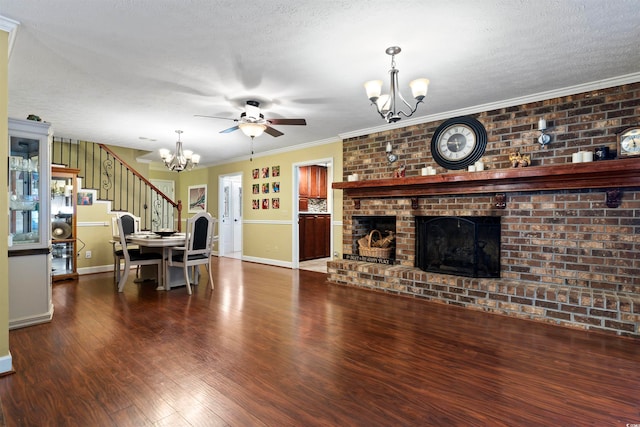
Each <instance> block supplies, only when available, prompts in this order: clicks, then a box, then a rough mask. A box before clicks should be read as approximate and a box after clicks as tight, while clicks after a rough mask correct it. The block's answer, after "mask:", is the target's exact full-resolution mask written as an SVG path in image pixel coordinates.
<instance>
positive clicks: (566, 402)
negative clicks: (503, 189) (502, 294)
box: [0, 258, 640, 426]
mask: <svg viewBox="0 0 640 427" xmlns="http://www.w3.org/2000/svg"><path fill="white" fill-rule="evenodd" d="M214 265H215V268H214V270H215V272H214V278H215V280H216V289H215V290H214V291H211V289H209V288H208V287H207V286H206V285H204V284H201V285H200V286H198V287H196V290H194V294H193V296H191V297H190V296H188V295H187V293H186V289H184V288H178V289H174V290H172V291H170V292H158V291H156V290H155V284H153V283H143V284H141V285H138V284H134V283H133V278H131V279H130V281H129V284H127V286H126V288H125V292H124V293H123V294H118V293H117V292H115V291H114V285H113V279H112V275H109V274H99V275H92V276H84V277H82V278H81V279H80V280H79V281H78V282H61V283H57V284H55V285H54V288H53V294H54V303H55V314H54V319H53V321H52V322H51V323H48V324H44V325H38V326H33V327H29V328H25V329H20V330H15V331H11V332H10V346H11V353H12V356H13V361H14V368H15V370H16V371H17V372H16V374H14V375H9V376H5V377H2V378H0V399H1V402H2V405H3V407H4V415H5V422H6V424H7V426H67V425H69V426H71V425H73V426H144V425H159V426H218V425H220V426H227V425H230V426H316V425H322V426H538V425H540V426H590V425H593V426H625V425H626V424H627V423H640V342H638V341H634V340H630V339H623V338H617V337H614V336H603V335H594V334H588V333H585V332H582V331H575V330H569V329H563V328H558V327H554V326H549V325H544V324H538V323H532V322H528V321H523V320H518V319H513V318H506V317H501V316H497V315H491V314H485V313H481V312H473V311H468V310H464V309H459V308H455V307H448V306H443V305H439V304H433V303H427V302H423V301H416V300H410V299H405V298H399V297H393V296H388V295H384V294H378V293H373V292H368V291H364V290H360V289H352V288H343V287H338V286H334V285H327V284H326V282H325V275H324V274H321V273H316V272H310V271H295V270H289V269H285V268H278V267H270V266H264V265H259V264H252V263H243V262H241V261H238V260H234V259H224V258H223V259H217V258H216V259H215V261H214ZM205 277H206V276H205Z"/></svg>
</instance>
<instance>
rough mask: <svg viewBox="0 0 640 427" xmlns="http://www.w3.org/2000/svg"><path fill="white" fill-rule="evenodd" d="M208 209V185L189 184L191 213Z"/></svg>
mask: <svg viewBox="0 0 640 427" xmlns="http://www.w3.org/2000/svg"><path fill="white" fill-rule="evenodd" d="M206 210H207V185H206V184H202V185H191V186H189V209H188V212H189V213H198V212H205V211H206Z"/></svg>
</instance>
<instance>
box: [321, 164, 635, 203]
mask: <svg viewBox="0 0 640 427" xmlns="http://www.w3.org/2000/svg"><path fill="white" fill-rule="evenodd" d="M623 187H640V158H635V159H621V160H603V161H598V162H589V163H566V164H560V165H550V166H530V167H526V168H511V169H496V170H487V171H482V172H467V171H463V172H448V173H442V174H439V175H430V176H415V177H404V178H390V179H373V180H364V181H352V182H334V183H333V184H332V188H334V189H339V190H344V191H345V194H346V195H347V196H349V197H352V198H354V199H356V200H357V199H365V198H385V197H398V198H407V197H419V196H430V195H445V194H474V193H475V194H477V193H506V192H516V191H536V190H567V189H589V188H609V189H612V190H613V191H612V197H615V196H617V195H619V191H617V190H618V189H619V188H623ZM608 197H609V195H608ZM610 207H615V206H610Z"/></svg>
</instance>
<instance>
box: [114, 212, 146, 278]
mask: <svg viewBox="0 0 640 427" xmlns="http://www.w3.org/2000/svg"><path fill="white" fill-rule="evenodd" d="M122 215H129V216H132V217H133V219H134V221H133V227H131V225H132V224H131V223H130V222H128V221H127V222H126V225H125V234H126V235H127V236H128V235H129V234H133V233H138V232H139V231H140V217H138V216H134V215H132V214H130V213H128V212H118V213H117V214H115V215H114V216H113V218H111V233H112V235H113V239H112V240H111V241H110V242H111V245H112V246H113V271H114V272H115V274H116V282H119V281H120V266H121V264H122V261H124V253H123V252H122V245H121V244H120V237H119V236H120V231H119V229H118V218H119V217H121V216H122ZM128 248H129V253H131V252H132V251H133V250H136V251H137V250H138V248H136V247H132V246H131V245H129V247H128ZM139 273H140V267H138V268H137V269H136V277H137V276H138V275H139Z"/></svg>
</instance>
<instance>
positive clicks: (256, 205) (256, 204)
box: [251, 199, 260, 209]
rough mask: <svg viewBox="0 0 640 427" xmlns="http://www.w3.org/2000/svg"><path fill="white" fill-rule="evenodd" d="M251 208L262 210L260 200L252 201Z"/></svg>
mask: <svg viewBox="0 0 640 427" xmlns="http://www.w3.org/2000/svg"><path fill="white" fill-rule="evenodd" d="M251 207H252V208H253V209H260V199H253V200H252V201H251Z"/></svg>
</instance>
